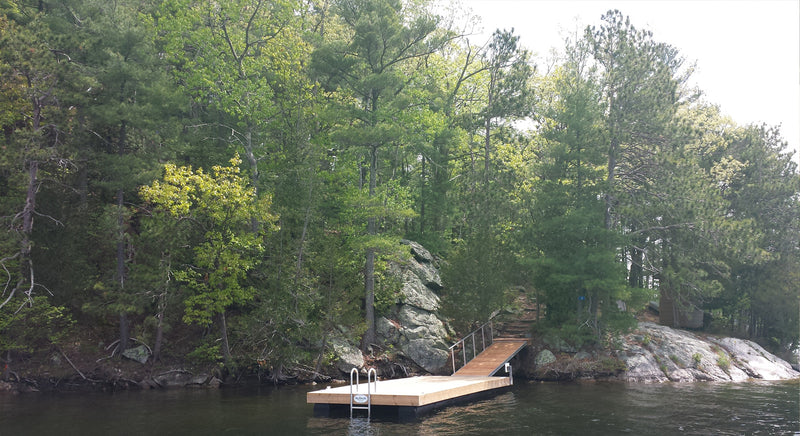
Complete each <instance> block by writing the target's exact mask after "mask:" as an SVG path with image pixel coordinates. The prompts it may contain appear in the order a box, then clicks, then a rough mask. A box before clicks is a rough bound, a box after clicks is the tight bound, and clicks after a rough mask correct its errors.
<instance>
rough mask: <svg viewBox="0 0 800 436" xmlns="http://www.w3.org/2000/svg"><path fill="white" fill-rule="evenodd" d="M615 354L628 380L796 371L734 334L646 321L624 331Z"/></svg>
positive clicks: (783, 375)
mask: <svg viewBox="0 0 800 436" xmlns="http://www.w3.org/2000/svg"><path fill="white" fill-rule="evenodd" d="M622 339H623V342H622V345H621V347H620V350H619V351H617V356H616V357H617V358H618V359H619V360H621V361H622V362H623V363H624V364H625V366H627V371H624V372H623V373H622V374H621V375H619V378H620V379H622V380H625V381H631V382H665V381H674V382H690V381H743V380H747V379H762V380H784V379H791V378H797V377H800V373H798V372H797V371H795V370H793V369H792V367H791V365H789V364H788V363H787V362H785V361H783V360H782V359H779V358H778V357H776V356H774V355H772V354H770V353H769V352H767V351H766V350H764V349H763V348H762V347H761V346H759V345H758V344H756V343H754V342H751V341H747V340H744V339H735V338H721V339H720V338H704V337H701V336H699V335H697V334H694V333H692V332H689V331H686V330H678V329H673V328H670V327H666V326H661V325H657V324H653V323H649V322H642V323H640V324H639V328H638V329H637V331H635V332H633V333H631V334H628V335H625V336H623V338H622Z"/></svg>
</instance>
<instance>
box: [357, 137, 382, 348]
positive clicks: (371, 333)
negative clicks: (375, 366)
mask: <svg viewBox="0 0 800 436" xmlns="http://www.w3.org/2000/svg"><path fill="white" fill-rule="evenodd" d="M377 171H378V147H377V146H372V150H371V153H370V164H369V198H370V199H372V198H373V197H374V196H375V188H376V185H377V180H378V179H377V174H376V173H377ZM367 233H369V236H370V237H373V236H375V235H376V234H377V218H376V217H370V218H368V219H367ZM364 291H365V298H364V314H365V318H366V323H367V331H366V332H364V338H363V340H362V343H361V349H362V350H363V351H367V348H368V347H369V345H370V344H373V343H375V340H376V336H375V248H374V247H368V248H367V255H366V261H365V264H364Z"/></svg>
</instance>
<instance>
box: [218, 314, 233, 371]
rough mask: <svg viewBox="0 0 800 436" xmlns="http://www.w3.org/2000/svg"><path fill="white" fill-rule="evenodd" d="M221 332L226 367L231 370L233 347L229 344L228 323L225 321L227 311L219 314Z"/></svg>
mask: <svg viewBox="0 0 800 436" xmlns="http://www.w3.org/2000/svg"><path fill="white" fill-rule="evenodd" d="M219 330H220V335H221V336H222V357H223V358H224V359H225V366H226V367H228V368H229V369H230V368H231V347H230V344H229V343H228V323H227V321H226V320H225V311H224V310H223V311H222V312H221V313H220V314H219Z"/></svg>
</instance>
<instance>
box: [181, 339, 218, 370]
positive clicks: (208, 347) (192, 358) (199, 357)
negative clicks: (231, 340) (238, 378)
mask: <svg viewBox="0 0 800 436" xmlns="http://www.w3.org/2000/svg"><path fill="white" fill-rule="evenodd" d="M219 347H220V346H219V344H210V343H208V342H204V343H202V344H200V345H199V346H198V347H197V348H195V349H194V350H192V351H191V352H189V354H187V355H186V358H187V359H189V362H191V363H193V364H195V365H208V364H214V363H220V361H221V360H222V354H221V353H220V350H219Z"/></svg>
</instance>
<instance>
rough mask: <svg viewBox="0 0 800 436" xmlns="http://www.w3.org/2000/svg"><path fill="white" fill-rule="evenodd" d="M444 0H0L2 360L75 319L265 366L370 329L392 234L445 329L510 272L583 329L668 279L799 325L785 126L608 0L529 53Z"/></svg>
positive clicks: (157, 349) (567, 322) (672, 290)
mask: <svg viewBox="0 0 800 436" xmlns="http://www.w3.org/2000/svg"><path fill="white" fill-rule="evenodd" d="M439 6H440V5H437V2H429V1H426V0H226V1H213V0H149V1H142V0H137V1H134V0H115V1H109V0H35V1H34V0H0V75H2V78H1V79H0V126H2V130H3V134H2V136H0V148H1V149H2V152H0V228H1V229H2V231H0V287H1V289H0V359H1V360H0V362H2V363H5V368H6V370H7V369H8V365H9V364H10V363H11V362H19V361H21V360H25V359H32V358H34V357H35V356H37V355H40V354H41V353H48V352H52V350H58V349H60V347H63V346H65V344H69V343H72V344H75V343H78V342H79V341H80V349H81V350H83V351H85V352H87V353H92V352H97V351H98V350H99V351H101V352H105V353H108V351H104V350H108V349H109V348H108V347H111V346H116V347H117V349H120V350H124V349H126V347H128V346H131V345H133V344H134V343H146V344H149V346H150V347H151V348H152V352H153V358H154V359H155V360H158V359H170V360H185V361H188V362H194V363H197V364H214V365H219V366H220V367H221V368H224V369H225V370H226V371H228V372H237V371H246V370H247V368H252V367H253V365H258V366H259V367H261V368H266V369H268V370H269V371H271V372H272V373H275V374H280V373H281V372H282V371H284V370H290V369H291V368H294V367H297V366H298V365H307V366H314V364H315V362H318V361H319V360H320V359H321V358H322V357H323V356H325V355H326V353H327V351H326V350H325V340H324V338H325V337H326V335H328V334H329V333H330V332H331V331H332V330H334V329H337V328H347V329H349V330H350V331H352V332H355V334H356V336H357V337H358V338H360V340H361V344H362V347H363V349H365V350H367V349H368V348H369V346H370V344H371V343H372V342H374V341H375V317H376V314H380V313H381V311H383V310H386V307H387V306H389V305H391V304H392V302H393V299H394V298H395V294H396V292H397V289H396V287H397V283H396V281H393V280H391V279H389V278H388V277H387V264H388V262H390V261H392V260H396V259H398V258H399V257H401V256H402V253H401V252H400V245H399V241H400V240H401V239H409V240H413V241H416V242H418V243H420V244H422V245H424V246H425V247H426V248H428V249H429V250H430V251H431V252H432V253H434V254H435V255H436V256H437V257H438V258H439V259H441V260H442V261H441V265H442V278H443V282H444V289H443V290H442V293H441V297H442V306H443V307H442V312H443V313H444V314H446V315H447V316H448V317H449V318H450V319H452V320H453V322H452V324H453V326H454V327H455V328H456V330H457V331H458V332H459V333H464V332H468V331H469V330H470V329H471V327H473V326H474V325H475V324H474V323H476V322H477V323H480V322H482V321H485V320H486V319H487V318H488V317H489V316H490V314H491V313H493V312H494V311H496V310H497V309H500V308H503V307H504V306H506V305H508V304H509V293H510V290H512V289H513V290H515V291H514V292H518V291H517V290H520V289H521V290H523V292H525V293H527V294H529V295H530V296H531V298H533V299H535V300H536V301H537V302H538V303H539V304H541V305H542V307H544V308H546V310H545V311H544V312H543V319H542V320H541V324H542V325H543V326H546V328H549V329H551V330H553V331H557V332H561V334H563V335H565V336H570V337H575V336H581V335H583V336H581V337H584V340H586V341H589V340H590V339H591V338H603V337H605V335H607V334H611V333H613V332H617V331H621V330H625V329H627V328H629V327H630V326H632V325H633V323H634V322H635V318H634V316H633V315H634V314H635V313H636V311H638V310H640V309H641V308H643V307H644V306H645V304H646V303H647V302H648V301H651V300H658V299H659V296H663V295H668V296H669V297H670V298H671V299H672V300H673V301H676V302H677V303H678V305H680V306H686V307H696V308H700V309H702V310H703V311H704V312H705V313H706V316H707V318H708V320H707V322H706V325H705V329H706V330H708V331H710V332H715V333H718V334H727V335H734V336H739V337H745V338H753V339H756V340H758V341H759V342H760V343H762V344H764V345H765V346H767V347H768V348H769V349H771V350H784V351H785V350H791V349H795V348H796V347H797V346H798V340H799V339H800V338H799V337H798V335H799V333H798V332H799V331H800V325H799V324H798V317H799V316H800V296H799V295H798V284H800V195H799V194H800V173H798V169H797V164H796V163H795V162H793V161H792V153H791V152H790V151H789V150H788V146H787V143H786V141H785V140H784V139H783V137H782V136H781V132H780V127H779V126H768V125H758V124H751V125H738V124H736V123H735V122H734V121H733V120H731V119H730V118H728V117H726V116H724V115H723V113H724V108H720V107H718V106H717V105H715V104H714V103H713V102H708V101H706V100H704V97H703V91H702V90H701V89H696V88H692V87H691V86H690V85H689V83H690V82H689V78H690V77H691V74H692V69H693V65H692V64H691V62H689V61H687V60H686V59H685V58H684V57H683V56H682V55H681V53H680V50H679V48H676V47H673V46H671V45H670V44H668V43H667V42H660V41H659V40H658V39H657V35H654V34H652V33H651V32H649V31H648V30H646V29H643V28H639V27H636V26H635V23H632V22H631V21H630V20H629V18H627V17H626V16H625V15H624V13H623V12H620V11H616V10H613V11H609V12H608V13H606V14H604V15H602V17H597V20H596V23H597V24H595V25H592V26H589V27H587V28H586V29H584V31H582V32H579V33H578V34H575V35H573V36H572V37H570V38H567V39H566V40H565V41H564V46H563V48H562V50H561V51H560V53H559V55H558V56H556V57H553V58H551V59H547V60H545V59H534V57H533V56H532V54H531V53H530V52H529V51H528V50H527V49H526V48H525V47H523V46H522V45H521V44H520V41H519V36H518V35H517V34H515V33H514V31H513V30H512V29H498V30H497V31H495V32H494V33H493V34H492V35H491V37H490V38H488V40H486V41H477V40H476V38H475V36H474V33H475V32H474V18H475V17H471V16H469V14H466V13H464V12H463V11H459V10H457V9H454V10H443V8H441V7H439ZM742 86H743V87H746V86H755V84H747V83H742ZM81 338H83V340H82V341H81ZM86 338H93V339H94V340H95V341H98V340H99V341H102V344H98V343H97V342H92V340H88V339H86ZM596 340H597V339H596ZM115 344H116V345H115Z"/></svg>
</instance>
